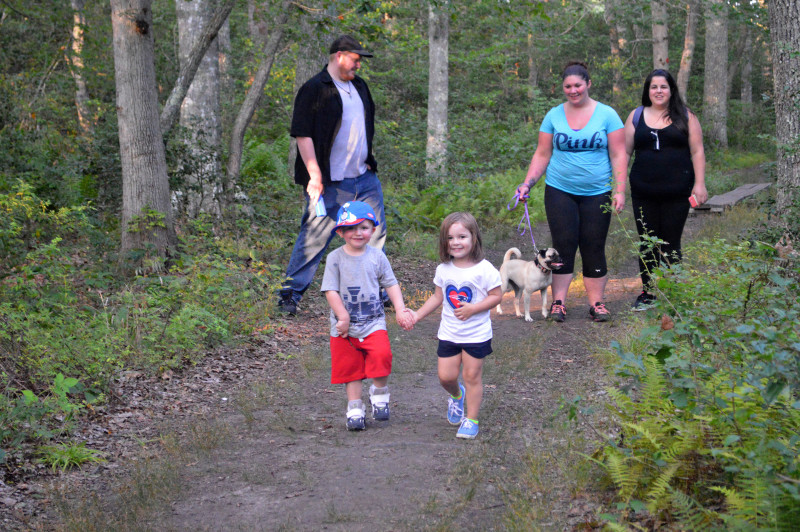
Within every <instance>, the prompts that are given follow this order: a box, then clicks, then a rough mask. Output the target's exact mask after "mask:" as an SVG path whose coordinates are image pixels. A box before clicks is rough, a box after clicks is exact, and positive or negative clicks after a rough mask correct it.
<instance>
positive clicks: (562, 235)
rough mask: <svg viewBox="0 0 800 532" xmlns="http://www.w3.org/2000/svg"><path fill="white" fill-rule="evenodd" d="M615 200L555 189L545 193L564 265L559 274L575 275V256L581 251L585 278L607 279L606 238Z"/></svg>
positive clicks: (606, 194)
mask: <svg viewBox="0 0 800 532" xmlns="http://www.w3.org/2000/svg"><path fill="white" fill-rule="evenodd" d="M610 200H611V197H610V195H609V193H608V192H605V193H603V194H598V195H597V196H578V195H575V194H569V193H567V192H564V191H561V190H558V189H557V188H553V187H551V186H547V187H545V189H544V210H545V212H546V213H547V224H548V225H549V226H550V234H551V236H552V237H553V247H554V248H556V250H558V253H559V255H561V261H562V262H563V263H564V265H563V266H562V267H561V268H560V269H559V270H558V271H557V272H556V273H559V274H561V273H573V271H574V269H575V252H576V251H577V250H578V249H580V251H581V259H583V276H584V277H588V278H597V277H603V276H604V275H605V274H606V273H608V268H607V267H606V236H608V226H609V225H610V224H611V209H610V208H609V205H610Z"/></svg>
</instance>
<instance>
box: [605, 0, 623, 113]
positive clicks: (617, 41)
mask: <svg viewBox="0 0 800 532" xmlns="http://www.w3.org/2000/svg"><path fill="white" fill-rule="evenodd" d="M617 1H618V0H605V17H606V24H607V25H608V39H609V45H610V51H611V72H612V78H611V93H612V103H615V104H616V103H617V102H619V101H620V99H621V98H622V52H623V50H624V49H625V44H626V41H625V27H624V26H623V25H622V24H621V23H620V22H619V17H618V13H617Z"/></svg>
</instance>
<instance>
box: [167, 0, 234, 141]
mask: <svg viewBox="0 0 800 532" xmlns="http://www.w3.org/2000/svg"><path fill="white" fill-rule="evenodd" d="M235 3H236V0H221V2H220V5H219V7H217V10H216V11H215V12H214V15H213V16H212V17H211V20H210V22H209V23H208V24H207V25H206V27H205V28H204V29H203V33H202V35H200V37H199V38H198V39H197V44H196V45H195V47H194V50H192V53H191V55H190V56H189V60H188V61H187V62H186V64H185V66H184V67H181V71H180V73H179V74H178V79H177V80H175V86H174V87H173V88H172V92H171V93H170V95H169V97H168V98H167V102H166V103H165V104H164V109H163V110H162V111H161V118H160V123H161V131H162V132H163V133H164V135H166V134H167V133H168V132H169V130H170V129H172V126H174V125H175V122H177V120H178V113H179V111H180V106H181V103H183V99H184V98H185V97H186V92H187V91H188V90H189V85H191V84H192V80H193V79H194V76H195V73H196V72H197V69H198V68H199V67H200V62H201V61H202V60H203V57H205V55H206V51H207V50H208V48H209V46H211V43H212V42H214V39H215V38H216V36H217V33H219V29H220V28H221V27H222V24H223V23H224V22H225V21H226V20H227V18H228V15H229V14H230V12H231V10H232V9H233V5H234V4H235Z"/></svg>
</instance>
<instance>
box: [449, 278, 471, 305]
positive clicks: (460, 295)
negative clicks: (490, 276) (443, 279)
mask: <svg viewBox="0 0 800 532" xmlns="http://www.w3.org/2000/svg"><path fill="white" fill-rule="evenodd" d="M444 293H445V297H446V298H447V302H448V303H450V306H451V307H453V308H460V307H461V303H469V302H470V301H472V290H471V289H470V288H469V287H468V286H462V287H460V288H456V287H455V286H453V285H451V284H449V285H447V288H446V289H445V291H444Z"/></svg>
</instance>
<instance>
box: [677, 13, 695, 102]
mask: <svg viewBox="0 0 800 532" xmlns="http://www.w3.org/2000/svg"><path fill="white" fill-rule="evenodd" d="M699 14H700V6H699V3H698V1H697V0H689V3H688V4H687V5H686V31H685V33H684V35H683V53H682V54H681V66H680V68H679V69H678V81H677V83H678V92H679V93H680V95H681V96H683V99H684V101H686V98H687V95H688V93H689V75H690V74H691V72H692V59H694V46H695V44H696V42H697V19H698V18H700V17H699Z"/></svg>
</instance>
